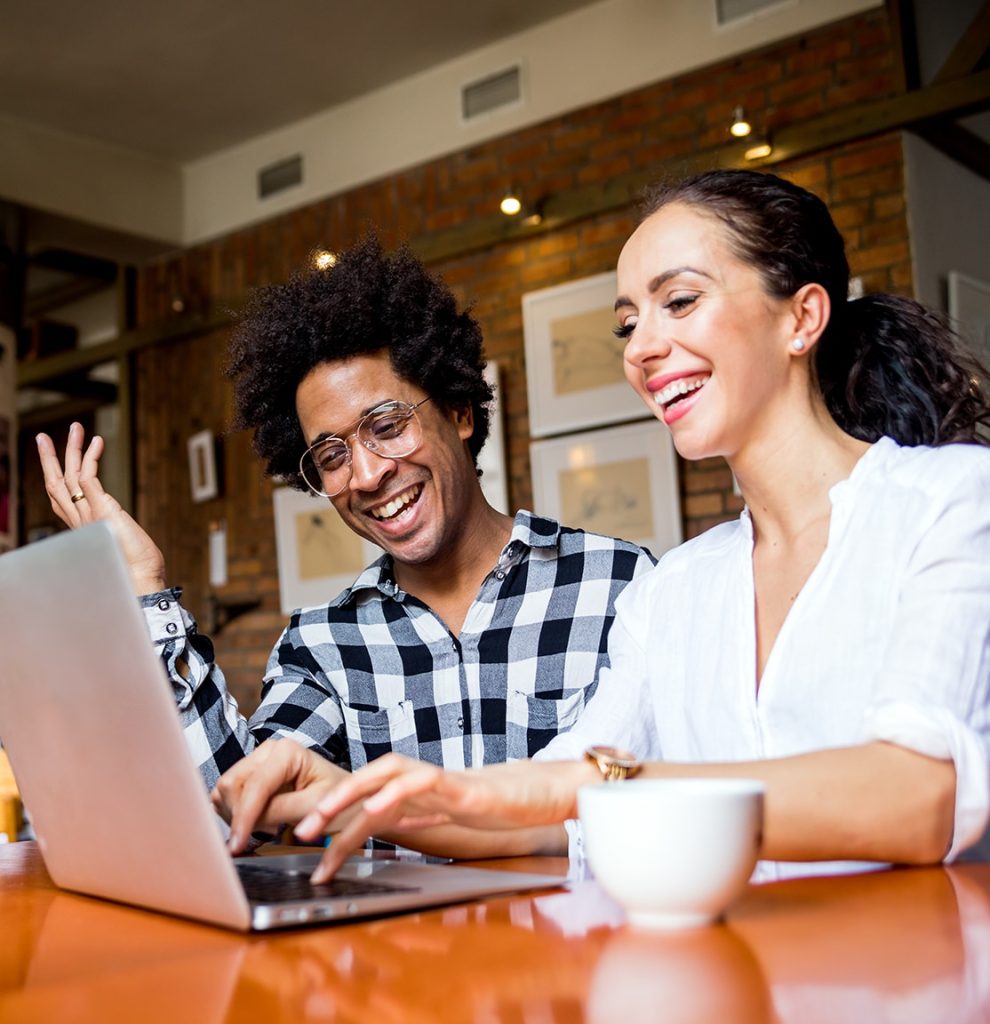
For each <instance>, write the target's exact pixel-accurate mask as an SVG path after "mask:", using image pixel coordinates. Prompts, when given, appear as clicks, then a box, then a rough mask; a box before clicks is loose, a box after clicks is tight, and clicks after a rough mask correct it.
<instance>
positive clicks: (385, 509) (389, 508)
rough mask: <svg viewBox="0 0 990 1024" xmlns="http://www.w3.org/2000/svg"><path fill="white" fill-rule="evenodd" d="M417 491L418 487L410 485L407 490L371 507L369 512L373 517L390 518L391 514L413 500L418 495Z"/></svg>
mask: <svg viewBox="0 0 990 1024" xmlns="http://www.w3.org/2000/svg"><path fill="white" fill-rule="evenodd" d="M419 492H420V488H419V487H410V488H409V490H408V491H403V492H402V493H401V494H398V495H396V496H395V497H394V498H393V499H392V500H391V501H389V502H386V504H384V505H379V506H378V507H377V508H373V509H372V510H371V514H372V515H373V516H374V517H375V519H391V518H392V516H394V515H396V514H397V513H399V512H401V511H402V509H404V508H405V507H406V506H407V505H408V504H409V503H410V502H413V501H415V500H416V498H418V497H419Z"/></svg>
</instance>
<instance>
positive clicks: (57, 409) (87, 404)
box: [17, 398, 104, 434]
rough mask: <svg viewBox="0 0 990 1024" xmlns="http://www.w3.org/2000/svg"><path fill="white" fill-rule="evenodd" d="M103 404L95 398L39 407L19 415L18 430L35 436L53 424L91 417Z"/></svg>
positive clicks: (51, 403)
mask: <svg viewBox="0 0 990 1024" xmlns="http://www.w3.org/2000/svg"><path fill="white" fill-rule="evenodd" d="M103 404H104V403H103V402H100V401H98V400H97V399H95V398H70V399H69V400H68V401H66V402H50V403H46V404H45V405H38V406H35V407H34V408H33V409H25V410H24V411H23V412H19V413H18V414H17V429H18V430H20V431H30V432H31V433H32V434H35V433H37V432H38V431H39V430H42V429H44V428H46V427H49V426H50V424H52V423H61V422H63V421H64V420H78V419H83V418H85V417H86V416H90V415H92V414H93V413H94V412H96V410H97V409H99V408H100V406H101V405H103Z"/></svg>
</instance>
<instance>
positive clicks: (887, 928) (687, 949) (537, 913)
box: [0, 843, 990, 1024]
mask: <svg viewBox="0 0 990 1024" xmlns="http://www.w3.org/2000/svg"><path fill="white" fill-rule="evenodd" d="M488 866H498V867H502V868H504V869H505V870H513V869H515V870H526V871H541V872H547V871H550V872H551V873H553V872H557V871H559V872H560V873H561V874H563V873H564V871H565V869H566V864H565V862H563V861H561V860H545V859H538V858H530V859H526V860H510V861H500V862H491V863H490V864H489V865H488ZM117 1020H127V1021H131V1020H133V1021H138V1020H140V1021H142V1022H156V1021H170V1022H180V1024H186V1022H194V1021H195V1022H197V1024H198V1022H203V1024H212V1022H216V1024H220V1022H230V1024H233V1022H240V1021H265V1022H268V1024H272V1022H280V1021H287V1022H288V1021H292V1022H302V1021H341V1022H350V1021H354V1022H358V1021H360V1022H362V1024H390V1022H397V1024H398V1022H402V1024H419V1022H422V1024H434V1022H446V1021H457V1022H484V1024H493V1022H502V1021H504V1022H512V1024H520V1022H532V1024H549V1022H571V1021H595V1022H613V1021H614V1022H622V1024H629V1022H635V1021H663V1022H674V1024H680V1022H688V1021H690V1022H721V1021H740V1022H751V1021H752V1022H770V1021H774V1022H790V1021H794V1022H800V1024H808V1022H815V1021H832V1020H835V1021H853V1022H873V1021H897V1022H901V1024H903V1022H914V1021H919V1022H920V1021H925V1022H933V1021H936V1022H939V1024H945V1022H951V1021H973V1022H976V1021H990V865H967V866H960V867H953V868H949V869H945V870H943V869H941V868H932V869H923V870H921V869H914V870H895V871H884V872H877V873H873V874H866V875H857V876H846V877H839V878H818V879H803V880H795V881H788V882H780V883H775V884H773V885H765V886H751V887H750V888H749V890H748V891H747V893H746V894H745V895H744V897H743V898H742V900H741V901H740V902H739V903H738V904H737V905H736V906H735V907H734V908H733V909H732V910H731V911H730V912H729V914H728V917H727V920H726V922H725V923H723V924H719V925H715V926H712V927H707V928H700V929H696V930H693V931H688V932H680V933H673V934H657V933H646V932H638V931H635V930H633V929H631V928H629V927H628V926H627V925H625V924H624V922H623V918H622V914H621V911H619V910H618V909H617V908H616V907H615V906H614V905H613V904H612V903H611V902H610V901H609V900H608V898H607V897H606V896H604V894H603V893H602V892H601V890H600V889H599V888H598V887H597V885H595V883H593V882H580V883H576V884H574V885H573V886H571V887H570V888H563V887H562V888H560V889H554V890H547V891H543V892H538V893H535V894H529V895H525V896H513V897H500V898H496V899H491V900H488V901H486V902H482V903H472V904H467V905H461V906H456V907H447V908H443V909H438V910H433V911H429V912H418V913H415V914H405V915H400V916H397V917H392V918H382V919H378V920H373V921H368V922H364V923H357V924H349V925H342V926H334V927H321V928H313V929H306V930H298V931H292V932H282V933H278V934H269V935H258V936H247V935H238V934H234V933H230V932H225V931H222V930H220V929H218V928H211V927H209V926H206V925H200V924H195V923H190V922H186V921H182V920H179V919H175V918H169V917H166V916H163V915H160V914H154V913H150V912H146V911H140V910H135V909H131V908H128V907H122V906H117V905H114V904H110V903H105V902H102V901H98V900H94V899H89V898H87V897H83V896H76V895H73V894H70V893H66V892H60V891H58V890H56V889H55V888H53V886H52V884H51V882H50V880H49V879H48V875H47V874H46V872H45V869H44V865H43V863H42V861H41V858H40V855H39V853H38V848H37V846H36V845H35V844H34V843H17V844H12V845H9V846H0V1021H2V1022H7V1021H17V1022H33V1021H59V1022H61V1021H71V1022H79V1021H117Z"/></svg>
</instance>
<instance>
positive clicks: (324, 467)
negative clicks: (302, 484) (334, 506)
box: [300, 400, 425, 498]
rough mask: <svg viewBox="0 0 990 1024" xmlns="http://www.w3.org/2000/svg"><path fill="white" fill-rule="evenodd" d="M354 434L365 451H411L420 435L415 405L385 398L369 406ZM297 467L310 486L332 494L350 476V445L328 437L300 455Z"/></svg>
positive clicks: (391, 454)
mask: <svg viewBox="0 0 990 1024" xmlns="http://www.w3.org/2000/svg"><path fill="white" fill-rule="evenodd" d="M424 401H425V400H424ZM417 404H418V405H422V404H423V403H422V402H419V403H417ZM353 436H355V437H356V438H357V439H358V441H360V442H361V444H362V445H364V447H365V448H367V449H368V451H371V452H374V453H375V454H376V455H381V456H382V457H383V458H391V459H400V458H403V457H404V456H406V455H412V453H413V452H414V451H415V450H416V449H417V448H418V447H419V446H420V444H421V442H422V439H423V438H422V431H421V429H420V425H419V417H418V416H417V415H416V406H413V405H407V404H406V403H405V402H388V403H386V404H385V405H383V406H381V407H380V408H378V409H374V410H372V411H371V412H369V413H368V415H367V416H365V417H364V418H363V419H362V420H361V421H360V423H358V425H357V429H356V430H355V431H354V435H353ZM300 469H301V470H302V475H303V479H305V481H306V483H307V484H308V485H309V487H310V489H311V490H313V491H316V493H317V494H322V495H324V496H326V497H331V498H332V497H333V496H334V495H335V494H339V493H340V492H341V491H342V490H343V489H344V488H345V487H346V486H347V482H348V481H349V480H350V478H351V449H350V447H349V446H348V444H347V442H346V441H342V440H341V439H340V438H336V437H332V438H327V440H325V441H321V442H318V443H317V444H315V445H313V447H312V448H310V449H309V451H307V452H306V454H305V455H303V457H302V461H301V463H300Z"/></svg>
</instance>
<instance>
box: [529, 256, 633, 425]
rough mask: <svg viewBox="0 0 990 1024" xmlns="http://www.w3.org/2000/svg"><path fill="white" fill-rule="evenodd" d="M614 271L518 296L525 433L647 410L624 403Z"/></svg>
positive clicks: (623, 417) (625, 389)
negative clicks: (523, 347)
mask: <svg viewBox="0 0 990 1024" xmlns="http://www.w3.org/2000/svg"><path fill="white" fill-rule="evenodd" d="M615 290H616V278H615V272H614V271H610V272H609V273H607V274H596V275H595V276H593V277H586V278H582V279H580V280H578V281H569V282H567V283H566V284H562V285H555V286H554V287H552V288H543V289H541V290H540V291H536V292H528V293H527V294H526V295H524V296H523V298H522V307H523V333H524V337H525V345H526V384H527V391H528V395H529V423H530V434H531V436H533V437H551V436H553V435H555V434H563V433H567V432H569V431H573V430H585V429H588V428H589V427H594V426H602V425H604V424H607V423H618V422H621V421H626V420H632V419H640V418H644V417H646V416H648V415H649V413H648V411H647V410H646V409H641V408H637V405H636V403H635V402H633V401H630V393H629V385H628V384H627V383H626V378H625V374H624V373H623V369H622V349H623V347H624V342H623V341H622V340H621V339H620V338H617V337H616V336H615V334H614V333H613V328H614V327H615V312H614V305H615Z"/></svg>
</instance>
